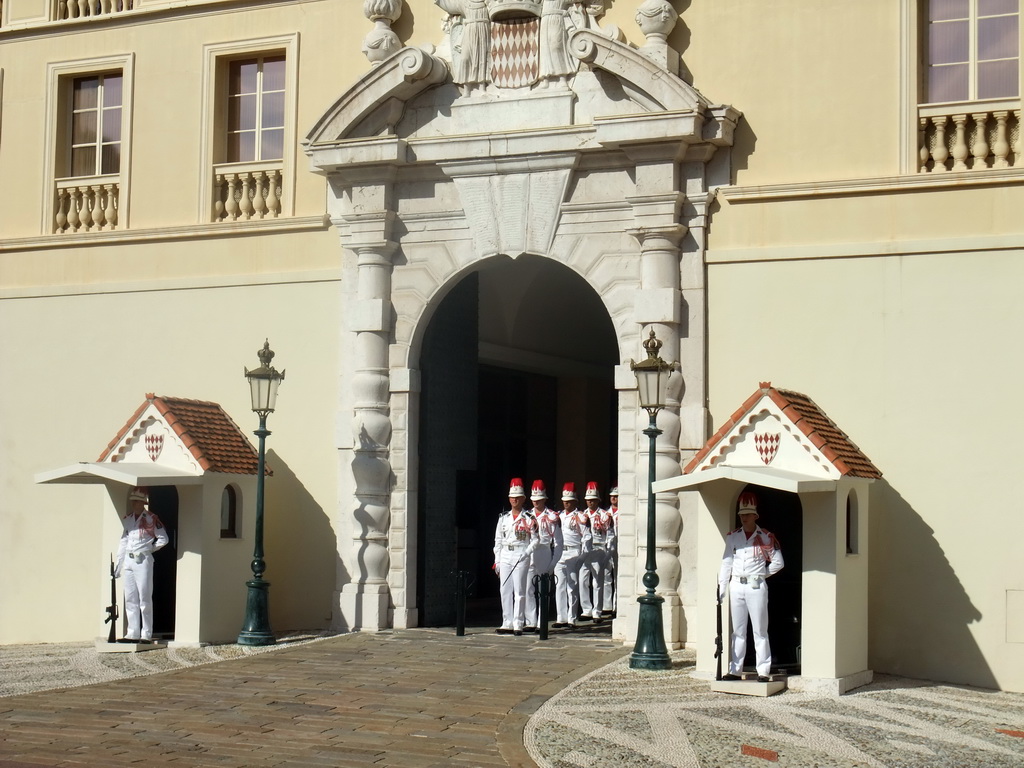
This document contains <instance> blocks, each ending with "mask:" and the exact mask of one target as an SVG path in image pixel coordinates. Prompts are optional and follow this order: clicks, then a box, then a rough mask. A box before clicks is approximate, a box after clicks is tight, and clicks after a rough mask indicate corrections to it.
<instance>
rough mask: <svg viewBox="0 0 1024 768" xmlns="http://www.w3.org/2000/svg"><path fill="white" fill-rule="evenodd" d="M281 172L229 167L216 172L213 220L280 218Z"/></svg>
mask: <svg viewBox="0 0 1024 768" xmlns="http://www.w3.org/2000/svg"><path fill="white" fill-rule="evenodd" d="M281 171H282V169H281V168H278V167H273V166H268V165H267V164H265V163H229V164H224V165H218V166H216V167H215V168H214V172H213V220H214V221H215V222H216V221H240V220H241V221H247V220H249V219H268V218H269V219H274V218H277V217H278V216H280V215H281V194H282V189H281V181H282V176H281Z"/></svg>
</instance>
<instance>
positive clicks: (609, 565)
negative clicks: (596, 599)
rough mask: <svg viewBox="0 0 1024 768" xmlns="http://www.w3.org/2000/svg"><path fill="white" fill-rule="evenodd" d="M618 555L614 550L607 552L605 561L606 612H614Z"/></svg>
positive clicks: (604, 606)
mask: <svg viewBox="0 0 1024 768" xmlns="http://www.w3.org/2000/svg"><path fill="white" fill-rule="evenodd" d="M618 559H619V553H618V552H617V551H615V550H614V549H610V550H608V559H607V560H606V561H605V569H604V605H603V608H604V610H606V611H614V610H615V577H616V576H617V575H618V572H619V568H618Z"/></svg>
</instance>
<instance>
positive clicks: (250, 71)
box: [225, 55, 285, 163]
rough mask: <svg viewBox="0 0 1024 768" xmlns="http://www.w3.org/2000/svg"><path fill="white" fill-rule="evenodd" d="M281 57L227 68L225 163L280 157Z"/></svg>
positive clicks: (283, 74) (233, 62)
mask: <svg viewBox="0 0 1024 768" xmlns="http://www.w3.org/2000/svg"><path fill="white" fill-rule="evenodd" d="M284 76H285V58H284V56H280V55H278V56H260V57H258V58H255V59H244V60H240V61H232V62H230V63H229V65H228V94H227V98H228V104H227V109H228V119H227V132H228V135H227V157H226V158H225V159H226V160H227V161H228V162H229V163H238V162H260V161H264V160H280V159H281V157H282V156H283V155H284V92H285V87H284V86H285V77H284Z"/></svg>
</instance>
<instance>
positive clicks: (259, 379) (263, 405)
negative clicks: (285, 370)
mask: <svg viewBox="0 0 1024 768" xmlns="http://www.w3.org/2000/svg"><path fill="white" fill-rule="evenodd" d="M249 389H250V393H251V395H252V409H253V410H254V411H257V412H259V411H265V410H267V409H268V405H267V403H268V402H269V401H270V380H269V379H267V378H266V377H263V376H250V377H249Z"/></svg>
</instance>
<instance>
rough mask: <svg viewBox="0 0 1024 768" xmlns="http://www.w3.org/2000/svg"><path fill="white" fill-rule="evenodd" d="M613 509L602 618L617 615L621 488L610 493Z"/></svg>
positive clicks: (609, 497) (615, 488)
mask: <svg viewBox="0 0 1024 768" xmlns="http://www.w3.org/2000/svg"><path fill="white" fill-rule="evenodd" d="M608 500H609V501H610V502H611V507H609V508H608V514H609V515H610V516H611V519H612V531H611V536H610V537H609V542H608V567H607V568H606V569H605V571H604V610H603V611H601V615H602V616H614V615H615V601H616V598H617V597H618V593H617V591H616V589H615V577H616V576H617V575H618V573H619V488H618V486H615V487H613V488H612V489H611V490H610V491H608Z"/></svg>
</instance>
